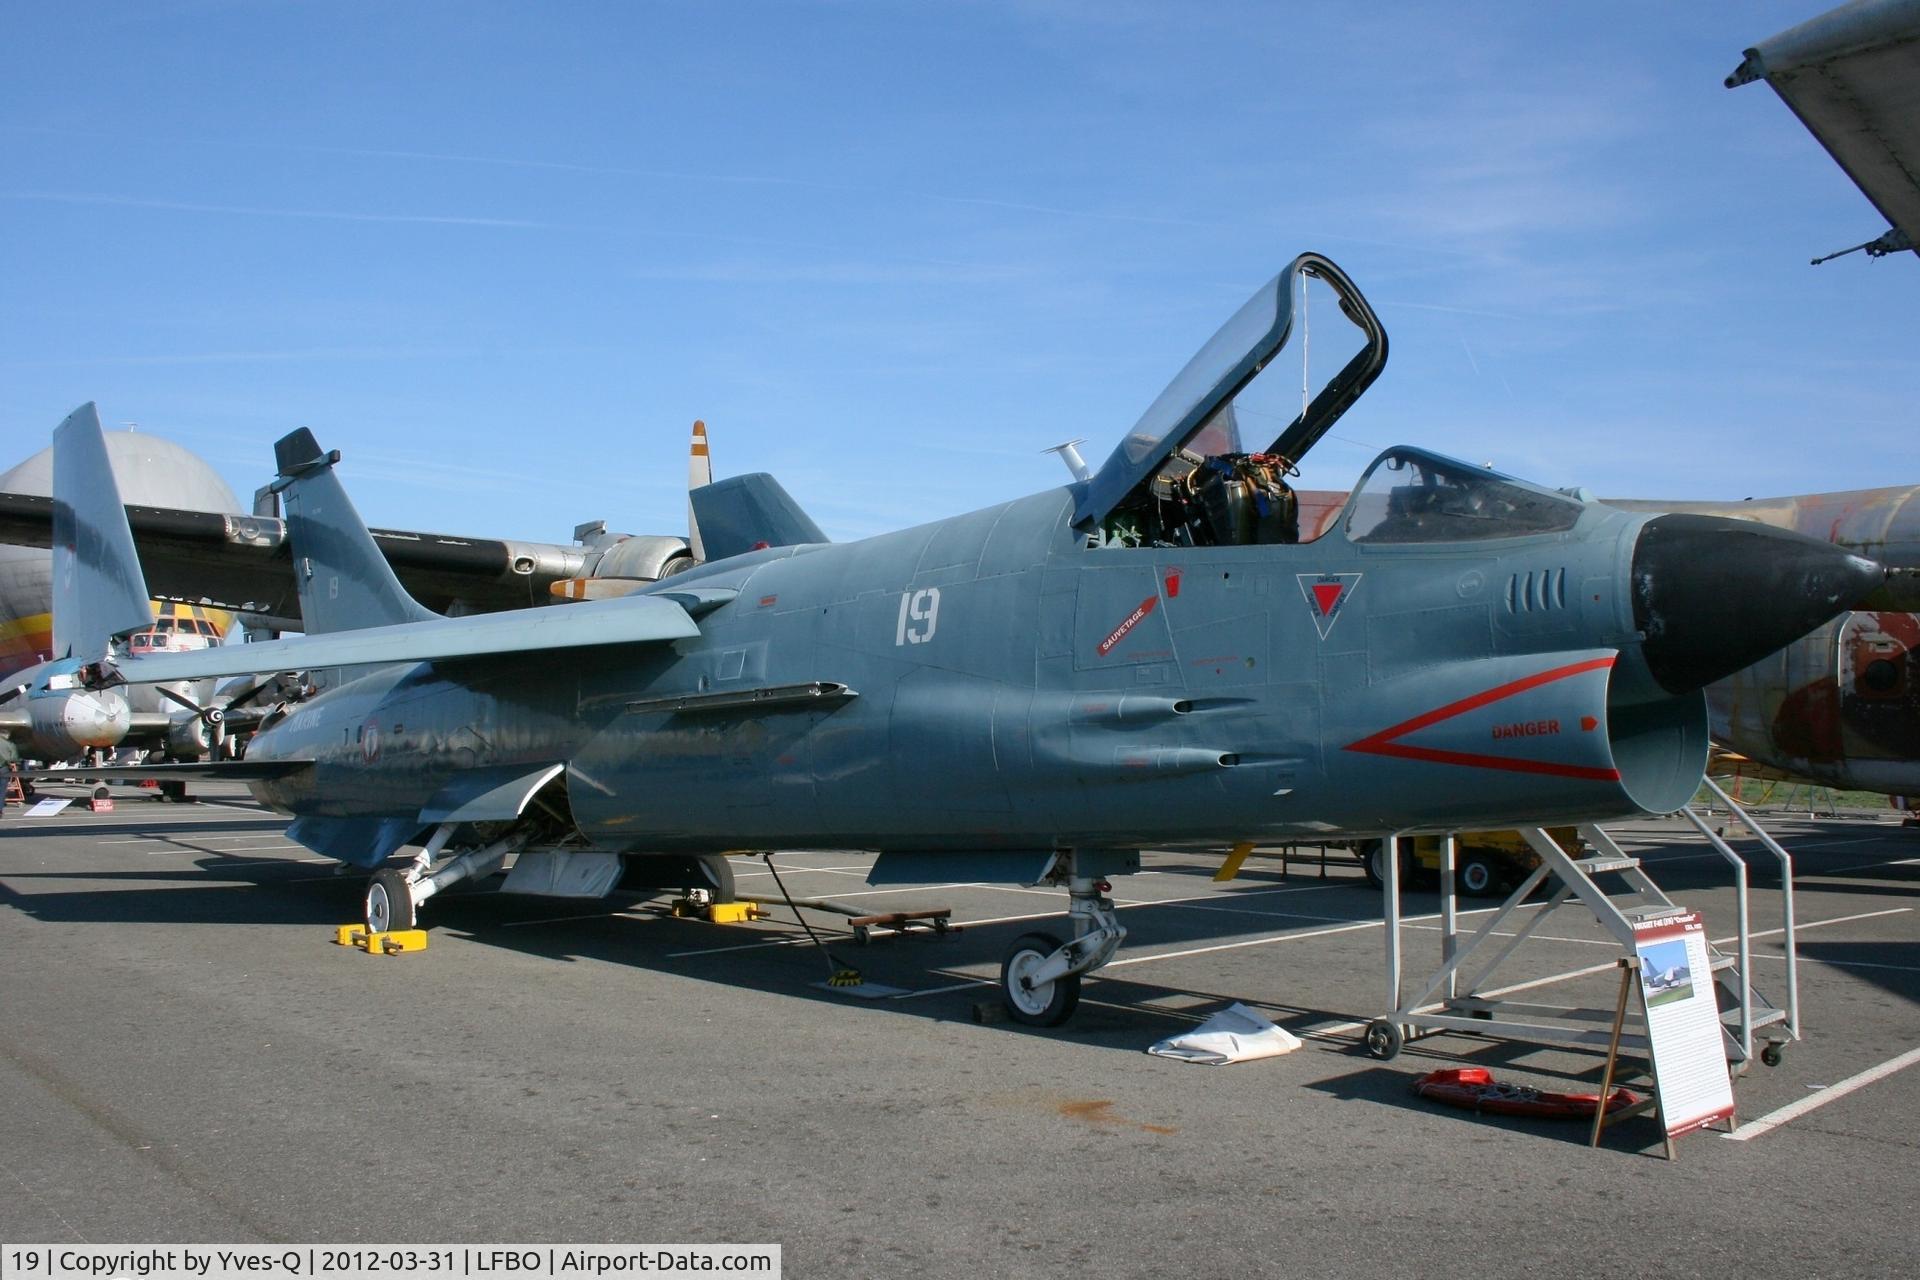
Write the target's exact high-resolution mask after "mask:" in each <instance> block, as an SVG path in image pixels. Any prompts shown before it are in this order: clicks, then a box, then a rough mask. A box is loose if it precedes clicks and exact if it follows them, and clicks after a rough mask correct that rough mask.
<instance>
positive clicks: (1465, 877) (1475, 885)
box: [1457, 854, 1497, 898]
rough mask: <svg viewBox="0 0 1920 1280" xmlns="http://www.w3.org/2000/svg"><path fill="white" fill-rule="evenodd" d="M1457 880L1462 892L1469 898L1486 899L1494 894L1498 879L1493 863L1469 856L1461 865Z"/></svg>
mask: <svg viewBox="0 0 1920 1280" xmlns="http://www.w3.org/2000/svg"><path fill="white" fill-rule="evenodd" d="M1457 880H1458V883H1459V885H1460V892H1462V893H1464V894H1466V895H1468V896H1469V897H1474V898H1484V897H1486V896H1487V895H1488V894H1490V893H1492V892H1493V890H1494V885H1495V883H1496V880H1497V877H1496V876H1495V875H1494V873H1493V864H1492V863H1491V862H1488V861H1487V860H1486V859H1485V858H1482V857H1480V856H1479V855H1477V854H1468V855H1467V858H1466V860H1465V861H1464V862H1462V863H1461V864H1460V871H1459V874H1458V877H1457Z"/></svg>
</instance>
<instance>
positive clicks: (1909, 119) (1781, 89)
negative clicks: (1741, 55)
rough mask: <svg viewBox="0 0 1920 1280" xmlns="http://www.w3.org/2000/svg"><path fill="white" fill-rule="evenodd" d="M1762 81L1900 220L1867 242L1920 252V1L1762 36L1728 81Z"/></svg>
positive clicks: (1860, 7)
mask: <svg viewBox="0 0 1920 1280" xmlns="http://www.w3.org/2000/svg"><path fill="white" fill-rule="evenodd" d="M1755 80H1765V81H1766V82H1767V83H1768V84H1770V85H1772V86H1773V91H1774V92H1775V93H1777V94H1779V95H1780V99H1781V101H1783V102H1785V103H1786V104H1787V106H1788V107H1789V108H1790V109H1791V110H1792V111H1793V113H1794V114H1795V115H1796V116H1798V117H1800V123H1801V124H1804V125H1805V126H1807V130H1808V132H1810V133H1812V134H1813V136H1814V137H1815V138H1818V139H1819V140H1820V145H1821V146H1823V147H1825V148H1826V149H1827V152H1828V154H1830V155H1832V156H1833V158H1834V160H1835V161H1836V162H1838V164H1839V165H1840V167H1841V168H1842V169H1844V170H1846V174H1847V176H1848V177H1849V178H1852V179H1853V182H1854V185H1855V186H1857V187H1859V188H1860V190H1861V191H1862V192H1863V193H1864V194H1865V195H1866V197H1867V199H1869V200H1871V201H1873V204H1874V207H1875V208H1877V209H1878V210H1880V212H1881V214H1882V215H1884V216H1885V218H1886V219H1887V221H1888V222H1890V223H1892V224H1893V229H1892V230H1891V231H1889V232H1887V233H1886V234H1885V235H1883V236H1881V237H1880V238H1879V239H1877V240H1874V241H1870V242H1869V243H1867V244H1865V245H1861V246H1860V247H1861V248H1863V249H1865V250H1866V251H1867V252H1868V253H1869V254H1870V255H1872V256H1874V257H1879V256H1880V255H1882V254H1886V253H1895V252H1898V251H1900V250H1902V249H1911V250H1913V251H1914V252H1916V253H1920V0H1856V2H1855V3H1853V4H1848V5H1843V6H1841V7H1840V8H1838V9H1835V10H1833V11H1831V12H1829V13H1824V14H1821V15H1820V16H1819V17H1817V18H1814V19H1811V20H1810V21H1807V22H1803V23H1801V24H1800V25H1799V26H1797V27H1794V28H1793V29H1792V30H1790V31H1783V32H1781V33H1780V34H1779V35H1777V36H1775V37H1773V38H1772V39H1771V40H1765V41H1762V42H1761V43H1760V44H1758V45H1756V46H1754V47H1753V48H1751V49H1749V50H1747V57H1746V61H1744V62H1742V63H1741V64H1740V66H1739V67H1738V68H1737V69H1735V71H1734V73H1733V74H1732V75H1730V76H1728V77H1727V87H1728V88H1729V89H1731V88H1736V87H1738V86H1739V85H1743V84H1751V83H1753V82H1754V81H1755Z"/></svg>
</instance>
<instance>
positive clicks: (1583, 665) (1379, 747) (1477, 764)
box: [1342, 657, 1620, 782]
mask: <svg viewBox="0 0 1920 1280" xmlns="http://www.w3.org/2000/svg"><path fill="white" fill-rule="evenodd" d="M1612 666H1613V658H1611V657H1606V658H1589V659H1588V660H1587V661H1585V662H1575V663H1573V664H1571V665H1569V666H1564V667H1555V668H1553V669H1552V670H1551V671H1542V672H1539V673H1538V674H1536V675H1530V676H1524V677H1522V678H1521V679H1519V680H1511V681H1508V682H1507V683H1506V684H1503V685H1496V686H1494V687H1493V688H1491V689H1487V690H1483V691H1482V692H1480V693H1476V694H1473V695H1472V696H1470V697H1466V698H1462V699H1460V700H1459V701H1458V702H1449V703H1448V704H1447V705H1446V706H1444V707H1436V708H1434V709H1433V710H1432V711H1429V712H1426V713H1425V714H1423V715H1417V716H1415V717H1414V718H1413V719H1411V720H1403V721H1401V722H1400V723H1399V724H1396V725H1394V726H1393V727H1392V728H1390V729H1382V730H1381V731H1380V732H1378V733H1376V734H1372V735H1370V736H1368V737H1365V738H1362V739H1360V741H1358V742H1350V743H1348V744H1347V745H1346V746H1345V747H1344V748H1342V749H1343V750H1346V751H1360V752H1365V753H1366V754H1368V755H1376V756H1396V757H1398V758H1400V759H1402V760H1425V761H1427V762H1429V763H1431V764H1456V765H1464V766H1466V767H1468V768H1473V769H1504V770H1506V771H1507V772H1509V773H1540V774H1545V775H1547V776H1548V777H1553V778H1584V779H1587V780H1588V781H1590V782H1618V781H1620V771H1619V770H1618V769H1602V768H1598V767H1595V766H1592V765H1579V764H1556V763H1554V762H1553V761H1550V760H1515V759H1512V758H1510V757H1507V756H1486V755H1478V754H1476V753H1474V752H1470V751H1442V750H1440V749H1438V748H1437V747H1416V746H1413V745H1411V744H1409V743H1405V742H1397V741H1395V739H1397V738H1404V737H1406V736H1407V735H1408V734H1410V733H1417V732H1418V731H1420V730H1421V729H1425V728H1427V727H1428V726H1429V725H1435V724H1439V723H1440V722H1441V721H1442V720H1451V719H1453V718H1454V717H1455V716H1458V715H1464V714H1466V713H1467V712H1469V711H1473V710H1476V709H1478V708H1480V707H1484V706H1486V705H1487V704H1488V703H1490V702H1498V701H1500V700H1501V699H1502V698H1511V697H1513V696H1514V695H1515V694H1520V693H1525V692H1526V691H1527V690H1529V689H1538V688H1539V687H1540V686H1541V685H1544V684H1552V683H1553V682H1554V681H1556V680H1565V679H1567V678H1568V677H1570V676H1577V675H1581V674H1583V673H1585V672H1588V671H1604V670H1607V669H1610V668H1611V667H1612Z"/></svg>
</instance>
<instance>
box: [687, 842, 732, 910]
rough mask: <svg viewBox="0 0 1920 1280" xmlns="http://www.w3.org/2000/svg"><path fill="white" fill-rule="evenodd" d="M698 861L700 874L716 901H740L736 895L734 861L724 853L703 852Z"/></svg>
mask: <svg viewBox="0 0 1920 1280" xmlns="http://www.w3.org/2000/svg"><path fill="white" fill-rule="evenodd" d="M697 861H698V863H699V867H700V876H701V878H702V879H703V880H704V881H705V882H706V883H705V885H704V886H703V887H704V888H705V889H706V890H707V892H708V893H711V894H712V895H713V900H714V901H715V902H737V901H739V899H738V898H736V897H735V896H734V895H735V894H736V893H737V892H738V890H737V889H736V888H735V887H734V880H733V863H732V862H731V861H730V860H729V859H728V858H727V857H726V856H725V855H724V854H717V853H709V854H702V855H701V856H700V857H699V858H698V859H697Z"/></svg>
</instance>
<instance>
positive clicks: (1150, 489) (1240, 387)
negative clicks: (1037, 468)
mask: <svg viewBox="0 0 1920 1280" xmlns="http://www.w3.org/2000/svg"><path fill="white" fill-rule="evenodd" d="M1310 285H1311V286H1316V287H1318V288H1319V289H1321V290H1322V291H1325V290H1331V292H1332V293H1333V295H1334V300H1335V301H1336V302H1337V303H1338V313H1339V315H1340V316H1341V317H1342V318H1343V319H1344V320H1346V321H1347V322H1348V323H1349V324H1351V325H1352V326H1353V327H1354V329H1356V330H1358V331H1359V334H1360V337H1361V342H1360V345H1359V349H1358V350H1357V352H1355V353H1354V354H1353V355H1352V356H1351V358H1349V359H1347V360H1346V362H1345V363H1344V364H1343V365H1342V366H1341V367H1340V368H1339V370H1338V371H1337V372H1336V373H1334V375H1333V376H1332V377H1331V378H1330V379H1328V380H1326V382H1325V383H1324V385H1322V386H1321V387H1320V390H1319V391H1318V392H1317V393H1316V394H1314V395H1312V397H1311V398H1310V399H1309V397H1308V394H1307V392H1308V388H1309V387H1310V385H1311V380H1310V379H1309V378H1308V377H1307V373H1308V364H1307V359H1306V357H1307V354H1308V351H1309V349H1310V347H1311V348H1312V349H1315V350H1321V349H1324V347H1323V345H1322V344H1324V343H1325V340H1326V335H1325V334H1324V333H1319V332H1316V333H1314V334H1313V335H1312V342H1311V343H1309V341H1308V339H1309V334H1308V322H1309V319H1310V315H1309V306H1308V302H1309V296H1310V290H1309V286H1310ZM1316 313H1317V314H1319V315H1322V316H1324V315H1325V308H1324V307H1317V308H1316ZM1337 327H1338V326H1336V328H1337ZM1295 338H1297V339H1298V340H1299V341H1298V350H1299V355H1300V364H1299V365H1298V366H1296V369H1295V370H1289V371H1288V372H1287V373H1286V374H1285V375H1284V376H1276V375H1280V374H1281V362H1279V361H1278V360H1276V357H1277V356H1279V355H1280V353H1281V351H1282V350H1283V349H1284V348H1286V347H1288V346H1289V345H1290V344H1291V342H1292V340H1293V339H1295ZM1386 360H1387V335H1386V331H1385V330H1384V329H1383V328H1382V327H1381V325H1380V321H1379V318H1378V317H1376V316H1375V315H1374V313H1373V310H1372V308H1371V307H1369V306H1368V305H1367V300H1366V299H1365V298H1364V297H1362V296H1361V294H1360V291H1359V289H1358V288H1356V287H1355V286H1354V284H1353V282H1352V281H1351V280H1349V279H1348V278H1347V277H1346V275H1345V274H1344V273H1343V272H1341V270H1340V269H1339V268H1338V267H1336V266H1334V265H1333V263H1331V262H1329V261H1327V260H1326V259H1325V258H1322V257H1319V256H1318V255H1315V254H1302V255H1301V256H1300V257H1298V258H1296V259H1294V261H1293V262H1292V263H1291V264H1289V266H1288V267H1287V269H1286V270H1285V271H1283V272H1281V273H1280V274H1279V275H1277V276H1275V277H1274V278H1273V279H1272V280H1270V281H1268V282H1267V283H1266V284H1265V285H1263V286H1262V287H1261V288H1260V289H1259V290H1257V291H1256V292H1255V293H1254V295H1253V297H1252V298H1250V299H1248V300H1247V302H1246V304H1245V305H1243V306H1242V307H1241V308H1240V309H1239V310H1238V311H1236V312H1235V313H1234V314H1233V316H1232V317H1231V318H1230V319H1229V320H1228V321H1227V322H1226V323H1225V324H1224V325H1222V326H1221V327H1220V329H1219V331H1218V332H1216V333H1215V334H1214V335H1213V337H1212V338H1211V339H1210V340H1209V341H1208V342H1207V344H1206V345H1205V346H1203V347H1202V348H1201V349H1200V351H1199V353H1198V354H1196V355H1195V356H1194V357H1193V359H1192V360H1190V361H1188V362H1187V365H1186V367H1185V368H1183V369H1182V370H1181V371H1180V372H1179V374H1178V375H1177V376H1175V378H1174V379H1173V381H1172V382H1170V383H1168V384H1167V387H1166V389H1165V390H1164V391H1162V392H1161V393H1160V395H1159V397H1158V398H1157V399H1155V400H1154V402H1153V404H1152V405H1151V406H1149V407H1148V409H1147V411H1146V413H1144V414H1142V415H1141V417H1140V421H1139V422H1137V423H1136V424H1134V427H1133V430H1131V431H1129V432H1128V433H1127V436H1126V438H1125V439H1124V440H1122V441H1121V442H1120V444H1119V447H1118V448H1116V449H1115V450H1114V451H1113V454H1112V455H1111V456H1110V457H1109V458H1108V459H1107V460H1106V462H1105V463H1104V464H1103V465H1102V466H1101V467H1100V469H1099V470H1098V471H1097V472H1094V473H1092V474H1090V475H1089V474H1085V473H1084V468H1082V477H1083V478H1082V479H1081V480H1080V482H1079V484H1078V485H1076V486H1075V491H1074V492H1075V507H1074V518H1073V524H1074V527H1075V529H1076V530H1077V531H1078V532H1079V533H1080V534H1081V535H1082V536H1083V538H1084V539H1085V545H1086V546H1088V547H1099V548H1107V547H1228V546H1258V545H1273V544H1286V543H1295V542H1299V541H1300V538H1301V518H1300V516H1301V513H1300V500H1299V495H1298V494H1297V493H1296V492H1295V491H1294V489H1293V487H1292V486H1291V485H1290V484H1289V483H1288V481H1289V480H1290V479H1292V478H1293V477H1295V476H1298V475H1299V474H1300V473H1299V468H1298V466H1297V465H1296V464H1297V463H1298V462H1299V460H1300V458H1301V457H1302V456H1303V455H1304V454H1305V453H1306V451H1307V450H1308V449H1310V448H1312V447H1313V445H1314V443H1315V442H1316V441H1318V440H1319V439H1320V438H1321V437H1322V436H1324V435H1325V434H1326V433H1327V431H1328V429H1329V428H1330V427H1332V426H1333V424H1334V423H1335V422H1336V421H1337V420H1338V419H1339V418H1340V416H1341V415H1342V414H1344V413H1345V412H1346V411H1347V409H1348V408H1350V407H1351V406H1352V405H1353V403H1354V402H1355V401H1356V400H1358V399H1359V398H1360V395H1361V393H1362V392H1364V391H1365V390H1366V389H1367V387H1368V386H1370V385H1371V384H1372V383H1373V380H1374V379H1375V378H1377V377H1378V376H1379V374H1380V371H1381V369H1382V368H1384V367H1385V365H1386ZM1270 366H1271V368H1270ZM1296 371H1297V373H1298V375H1299V376H1298V378H1297V380H1295V379H1294V373H1295V372H1296ZM1283 382H1285V383H1286V387H1287V388H1288V389H1289V390H1288V391H1283V392H1282V393H1281V394H1279V395H1276V394H1275V392H1276V390H1279V389H1280V388H1281V386H1282V383H1283ZM1287 394H1294V395H1297V396H1298V399H1297V400H1295V401H1294V403H1296V404H1298V405H1299V406H1300V408H1299V414H1298V416H1292V415H1293V411H1292V409H1291V408H1290V407H1284V406H1285V405H1286V400H1285V396H1286V395H1287ZM1289 417H1291V418H1292V420H1291V421H1290V422H1289V421H1288V418H1289ZM1261 419H1266V420H1269V421H1273V422H1275V423H1277V424H1285V425H1284V426H1282V427H1281V428H1280V431H1279V434H1278V435H1276V436H1275V437H1274V439H1273V442H1272V443H1271V444H1269V445H1267V446H1266V447H1264V448H1261V449H1257V450H1249V449H1248V448H1247V447H1246V445H1245V444H1244V443H1243V442H1242V436H1241V429H1242V427H1243V425H1245V426H1249V427H1250V426H1252V425H1253V424H1255V423H1257V422H1258V421H1260V420H1261ZM1262 434H1263V435H1264V433H1262ZM1583 506H1584V504H1583V503H1582V502H1581V501H1580V500H1579V499H1577V498H1573V497H1569V496H1568V495H1567V494H1565V493H1559V492H1555V491H1553V490H1551V489H1543V488H1540V487H1539V486H1537V485H1531V484H1528V483H1526V482H1525V481H1521V480H1515V479H1513V478H1512V477H1511V476H1506V475H1502V474H1500V473H1498V472H1496V471H1492V470H1490V469H1486V468H1480V467H1474V466H1471V465H1469V464H1467V463H1463V462H1457V461H1454V460H1452V459H1449V458H1443V457H1441V456H1439V455H1437V454H1433V453H1428V452H1427V451H1425V450H1423V449H1413V448H1406V447H1401V448H1396V449H1389V450H1388V451H1387V452H1386V453H1384V454H1382V455H1380V457H1379V458H1377V459H1375V460H1374V462H1373V464H1372V465H1371V466H1369V467H1368V468H1367V471H1366V474H1365V475H1364V476H1363V477H1362V479H1361V481H1360V484H1359V485H1358V486H1357V487H1356V488H1355V490H1354V492H1353V494H1352V495H1351V497H1350V498H1349V499H1348V500H1347V502H1346V503H1345V505H1344V508H1343V511H1342V514H1341V515H1340V517H1339V519H1338V520H1336V521H1334V522H1333V523H1331V524H1328V525H1325V526H1324V527H1325V528H1340V529H1342V530H1343V531H1344V532H1345V535H1346V537H1347V539H1348V540H1349V541H1351V542H1355V543H1358V544H1361V545H1373V546H1383V545H1390V544H1411V543H1439V542H1476V541H1484V540H1487V539H1491V538H1516V537H1525V536H1528V535H1533V534H1547V533H1557V532H1562V531H1565V530H1567V529H1571V528H1572V527H1573V526H1574V525H1575V524H1576V523H1577V522H1578V521H1579V519H1580V513H1581V510H1582V509H1583ZM1320 511H1321V512H1327V511H1328V508H1327V506H1325V505H1324V504H1323V505H1321V506H1320ZM1312 524H1313V525H1314V527H1315V528H1316V529H1320V528H1322V527H1323V526H1322V524H1321V520H1320V519H1319V518H1318V517H1316V518H1315V519H1314V520H1313V521H1312Z"/></svg>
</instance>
